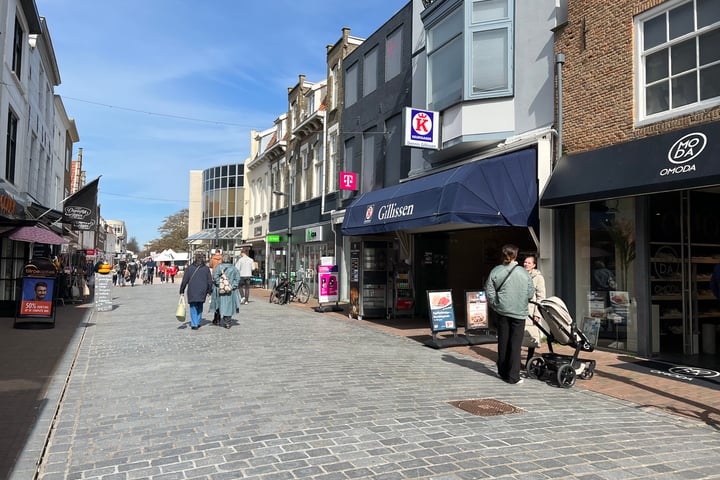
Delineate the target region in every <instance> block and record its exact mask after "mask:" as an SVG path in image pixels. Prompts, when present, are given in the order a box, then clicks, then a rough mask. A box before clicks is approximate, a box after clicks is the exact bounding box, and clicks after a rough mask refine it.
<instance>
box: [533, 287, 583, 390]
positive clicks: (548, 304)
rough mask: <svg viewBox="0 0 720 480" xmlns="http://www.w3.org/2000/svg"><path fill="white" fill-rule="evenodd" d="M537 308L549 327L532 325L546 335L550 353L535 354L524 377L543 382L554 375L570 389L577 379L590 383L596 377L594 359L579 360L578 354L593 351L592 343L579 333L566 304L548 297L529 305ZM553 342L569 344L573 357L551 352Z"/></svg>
mask: <svg viewBox="0 0 720 480" xmlns="http://www.w3.org/2000/svg"><path fill="white" fill-rule="evenodd" d="M532 303H534V304H535V305H537V307H538V311H539V312H540V315H542V318H543V320H545V323H546V324H547V325H548V328H549V330H550V331H549V332H548V331H547V330H545V329H544V328H543V326H542V325H539V324H538V323H537V322H536V323H535V325H536V326H537V327H538V328H539V329H540V331H541V332H543V333H544V334H545V335H546V336H547V342H548V349H549V350H550V352H549V353H543V354H541V355H539V356H538V355H536V356H534V357H532V358H531V359H530V361H528V363H527V368H526V370H527V374H528V377H530V378H539V379H544V378H546V377H547V376H553V375H554V376H555V378H556V379H557V382H558V385H559V386H560V387H562V388H570V387H572V386H573V385H575V380H576V379H577V378H578V377H579V378H581V379H583V380H589V379H591V378H592V377H593V375H594V374H595V360H586V359H582V358H579V355H580V351H583V352H592V351H593V350H594V348H593V346H592V344H591V343H590V342H589V341H588V339H587V337H586V336H585V334H583V332H581V331H580V330H579V329H578V328H577V326H576V324H575V322H574V321H573V319H572V317H571V316H570V312H568V309H567V307H566V306H565V302H563V301H562V300H560V299H559V298H558V297H549V298H546V299H544V300H541V301H540V302H539V303H538V302H532ZM553 343H556V344H558V345H568V346H570V347H572V348H574V349H575V352H574V353H573V354H572V355H560V354H557V353H555V352H553Z"/></svg>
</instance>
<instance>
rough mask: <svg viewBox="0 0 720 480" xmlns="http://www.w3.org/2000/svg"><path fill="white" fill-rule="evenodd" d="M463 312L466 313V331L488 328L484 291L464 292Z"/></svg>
mask: <svg viewBox="0 0 720 480" xmlns="http://www.w3.org/2000/svg"><path fill="white" fill-rule="evenodd" d="M465 311H466V312H467V326H466V327H465V328H466V329H467V330H481V329H484V328H488V306H487V297H486V296H485V292H484V291H475V292H472V291H468V292H465Z"/></svg>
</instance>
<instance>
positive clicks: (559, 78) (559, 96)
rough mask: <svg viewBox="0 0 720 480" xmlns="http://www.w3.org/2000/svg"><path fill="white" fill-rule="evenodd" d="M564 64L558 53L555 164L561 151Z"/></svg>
mask: <svg viewBox="0 0 720 480" xmlns="http://www.w3.org/2000/svg"><path fill="white" fill-rule="evenodd" d="M564 63H565V55H564V54H562V53H558V54H557V55H555V67H556V68H557V99H558V100H557V128H556V129H557V152H555V162H554V164H553V167H555V165H556V164H557V162H558V160H560V157H562V149H563V89H562V85H563V84H562V78H563V77H562V67H563V64H564Z"/></svg>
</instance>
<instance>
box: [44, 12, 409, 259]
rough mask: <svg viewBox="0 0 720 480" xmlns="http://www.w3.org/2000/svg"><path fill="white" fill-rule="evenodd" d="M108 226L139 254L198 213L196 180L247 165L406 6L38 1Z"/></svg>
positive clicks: (61, 87)
mask: <svg viewBox="0 0 720 480" xmlns="http://www.w3.org/2000/svg"><path fill="white" fill-rule="evenodd" d="M35 3H36V5H37V7H38V12H39V14H40V16H41V17H45V20H46V23H47V27H48V30H49V32H50V38H51V40H52V44H53V48H54V51H55V57H56V60H57V63H58V69H59V72H60V78H61V84H60V85H59V86H57V87H56V88H55V93H56V94H58V95H60V96H61V97H62V99H63V104H64V106H65V110H66V112H67V114H68V116H69V117H70V118H73V119H74V120H75V123H76V126H77V129H78V134H79V136H80V141H79V142H78V143H76V144H75V151H74V157H77V150H78V149H79V148H82V151H83V169H84V170H85V171H86V172H87V181H88V182H90V181H92V180H93V179H95V178H97V177H98V176H101V178H100V182H99V193H98V203H99V204H100V206H101V210H100V213H101V215H102V216H103V218H106V219H111V220H124V221H125V224H126V227H127V233H128V239H130V238H132V237H135V239H136V240H137V242H138V244H139V245H140V247H142V246H143V245H144V244H145V243H147V242H149V241H151V240H154V239H157V238H160V233H159V232H158V228H159V227H160V226H161V225H162V224H163V222H164V220H165V219H166V218H167V217H169V216H171V215H173V214H175V213H177V212H179V211H180V210H182V209H183V208H189V202H188V195H189V172H190V171H191V170H204V169H206V168H209V167H212V166H216V165H222V164H226V163H234V162H235V163H242V162H244V161H245V160H246V159H247V158H248V156H249V152H250V148H249V146H250V131H251V130H252V129H255V130H265V129H267V128H269V127H271V126H272V125H273V121H274V120H275V118H277V117H278V116H279V115H281V114H282V113H284V112H285V111H287V89H288V87H293V86H294V85H295V84H296V83H297V82H298V75H301V74H304V75H306V80H307V81H309V82H316V81H321V80H323V79H325V77H326V72H327V70H326V68H327V64H326V46H327V45H328V44H334V43H335V42H336V41H337V40H338V39H339V38H340V37H341V35H342V28H343V27H349V28H350V35H352V36H355V37H360V38H367V37H368V36H370V35H371V34H372V33H373V32H375V31H376V30H377V29H379V28H380V27H381V26H382V25H383V24H384V23H385V22H386V21H387V20H389V19H390V18H391V17H392V16H393V15H394V14H395V13H397V12H398V11H399V10H400V9H401V8H402V7H403V6H404V5H406V4H407V3H408V0H362V1H360V0H306V1H304V2H294V1H290V0H265V1H260V2H256V1H248V0H202V1H197V0H123V1H119V0H114V1H113V0H35Z"/></svg>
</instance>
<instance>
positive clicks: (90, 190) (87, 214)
mask: <svg viewBox="0 0 720 480" xmlns="http://www.w3.org/2000/svg"><path fill="white" fill-rule="evenodd" d="M99 182H100V177H98V178H96V179H95V180H93V181H92V182H90V183H88V184H87V185H85V186H84V187H83V188H81V189H80V190H78V191H77V192H75V193H74V194H73V195H71V196H70V197H69V198H68V199H67V200H65V203H64V205H63V222H64V223H69V224H71V225H72V228H73V230H95V229H96V228H97V222H98V218H97V194H98V183H99Z"/></svg>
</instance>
